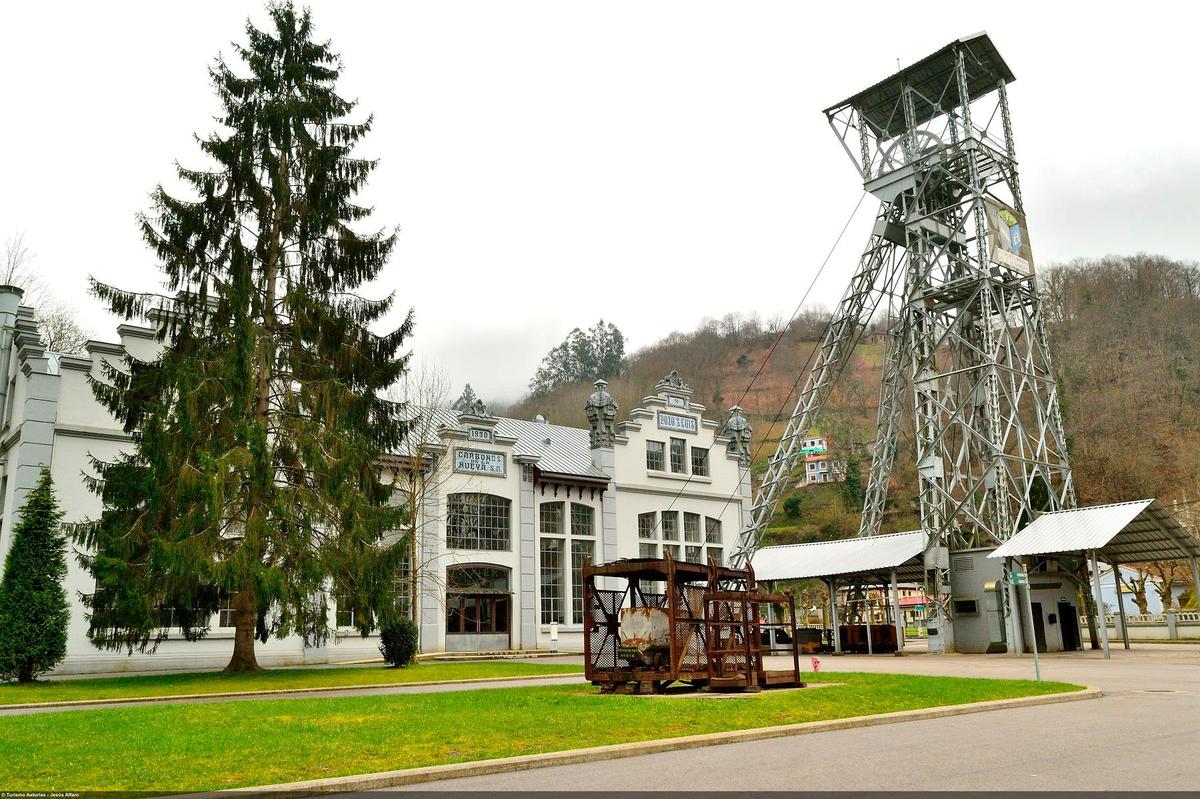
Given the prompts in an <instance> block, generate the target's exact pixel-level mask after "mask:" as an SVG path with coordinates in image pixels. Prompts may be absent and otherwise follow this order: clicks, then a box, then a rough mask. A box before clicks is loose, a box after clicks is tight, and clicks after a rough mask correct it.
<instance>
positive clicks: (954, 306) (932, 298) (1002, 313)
mask: <svg viewBox="0 0 1200 799" xmlns="http://www.w3.org/2000/svg"><path fill="white" fill-rule="evenodd" d="M1012 81H1013V75H1012V72H1011V71H1010V70H1009V68H1008V66H1007V65H1006V64H1005V63H1004V60H1003V59H1002V58H1001V57H1000V54H999V53H998V52H997V50H996V48H995V46H994V45H993V44H992V41H991V39H990V38H989V37H988V36H987V35H986V34H983V33H981V34H977V35H975V36H970V37H967V38H964V39H960V40H958V41H955V42H953V43H951V44H950V45H948V46H946V47H944V48H942V49H941V50H939V51H938V52H936V53H934V54H933V55H931V56H929V57H927V58H925V59H922V60H921V61H919V62H917V63H915V64H913V65H912V66H910V67H907V68H905V69H902V70H901V71H900V72H898V73H896V74H895V75H893V76H891V77H889V78H887V79H886V80H883V81H881V82H880V83H877V84H875V85H874V86H872V87H870V88H869V89H866V90H864V91H862V92H859V93H858V94H856V95H854V96H853V97H851V98H849V99H848V100H845V101H844V102H842V103H839V104H837V105H835V106H833V107H832V108H829V109H827V110H826V112H825V114H826V116H827V118H828V120H829V123H830V125H831V126H832V127H833V129H834V131H835V133H836V134H837V136H838V138H839V140H840V141H841V142H842V145H843V147H844V148H845V149H846V152H847V153H848V154H849V155H850V156H851V159H852V160H853V161H854V164H855V166H856V168H857V169H858V171H859V173H860V175H861V176H862V179H863V185H864V188H865V189H866V190H867V191H869V192H870V193H871V194H873V195H875V196H876V197H878V198H879V200H880V207H879V213H878V215H877V217H876V220H875V226H874V229H873V231H872V234H871V238H870V241H869V242H868V244H867V247H866V248H865V250H864V251H863V254H862V257H861V260H860V262H859V265H858V269H857V271H856V272H855V274H854V277H853V279H852V280H851V282H850V288H849V289H848V290H847V292H846V294H845V296H844V297H843V298H842V300H841V303H840V304H839V306H838V309H837V311H836V312H835V314H834V317H833V319H832V320H831V322H830V325H829V327H828V328H827V330H826V332H825V335H824V338H823V340H822V342H821V344H820V345H819V348H818V350H817V353H816V357H815V360H814V363H813V367H812V369H811V370H810V372H809V374H808V376H807V378H806V382H805V384H804V386H803V388H802V390H801V394H800V399H799V402H798V403H797V405H796V409H795V411H794V412H793V414H792V416H791V417H790V419H789V421H788V425H787V428H786V431H785V433H784V436H783V438H782V439H781V441H780V444H779V448H778V451H777V452H776V454H775V456H774V457H773V458H772V460H771V462H770V465H769V468H768V470H767V472H766V475H765V477H764V482H763V485H762V487H761V489H760V493H759V495H758V497H757V498H756V502H755V505H754V508H753V510H752V514H751V515H752V523H751V525H750V527H749V528H748V529H747V530H746V531H745V533H744V535H743V536H742V539H741V541H740V543H739V547H738V550H737V551H736V552H735V555H734V559H735V563H741V562H744V561H745V560H747V559H748V558H749V557H750V555H751V554H752V553H753V552H754V550H755V549H756V548H757V546H758V543H759V541H760V540H761V534H762V530H763V529H764V528H765V525H766V523H767V521H768V519H769V518H770V516H771V514H772V513H773V512H774V508H775V504H776V502H777V501H778V499H779V496H780V494H781V493H782V491H783V490H784V489H785V488H786V486H787V484H788V482H789V480H790V479H791V475H792V472H793V469H794V468H795V466H796V464H797V462H798V461H799V460H801V458H800V454H801V452H800V442H801V440H802V439H803V438H804V437H805V436H806V435H808V432H809V429H810V428H811V427H812V425H813V422H814V421H815V420H816V418H817V416H818V414H819V413H820V410H821V406H822V405H823V404H824V402H825V400H826V398H827V397H828V396H829V392H830V390H831V388H832V386H833V383H834V381H835V380H836V379H837V377H838V375H839V374H840V373H841V372H842V370H843V369H844V368H845V366H846V364H847V362H848V360H849V358H850V355H851V353H852V351H853V349H854V346H855V344H856V343H857V342H858V339H859V337H860V335H861V333H862V332H863V330H864V328H865V327H866V326H867V324H868V323H870V322H871V321H872V319H873V318H875V316H876V314H881V315H886V319H887V330H888V334H887V345H886V359H885V362H884V369H883V382H882V385H881V388H880V398H879V419H878V435H877V439H876V443H875V447H874V451H873V456H872V463H871V472H870V476H869V478H868V482H867V489H866V499H865V503H864V508H863V518H862V526H861V528H860V531H859V534H860V535H874V534H875V533H877V532H878V531H879V523H880V517H881V514H882V512H883V508H884V504H885V500H886V497H887V489H888V482H889V480H890V477H891V473H892V466H893V463H894V461H895V455H896V450H897V446H898V438H899V431H900V415H901V413H902V411H903V407H904V406H905V405H907V404H908V403H907V401H906V394H907V395H909V396H911V398H912V405H911V407H912V408H913V411H914V431H915V438H916V448H917V453H916V454H917V469H918V472H919V480H920V510H921V524H922V527H923V529H925V530H926V531H927V532H928V533H929V540H930V545H929V550H928V551H927V553H926V566H927V569H928V574H929V582H930V586H929V589H930V591H929V593H930V596H931V597H932V598H934V600H935V605H936V606H935V608H934V609H933V615H934V617H938V616H940V617H942V618H944V619H949V613H948V608H946V607H945V604H946V594H947V592H948V584H949V583H948V561H949V557H948V553H949V551H951V550H956V549H965V548H971V547H978V546H989V545H993V544H996V543H999V542H1002V541H1004V540H1006V539H1007V538H1008V537H1009V536H1011V535H1012V534H1013V533H1014V532H1015V531H1016V530H1017V529H1019V528H1020V526H1022V525H1023V524H1024V523H1027V522H1028V521H1029V520H1030V519H1031V517H1032V514H1033V513H1034V512H1035V511H1041V510H1050V509H1058V508H1063V507H1073V506H1074V504H1075V495H1074V488H1073V486H1072V482H1071V467H1070V462H1069V459H1068V456H1067V446H1066V437H1065V435H1064V432H1063V425H1062V418H1061V413H1060V409H1059V402H1058V395H1057V390H1056V385H1055V380H1054V372H1053V370H1052V369H1051V363H1050V353H1049V349H1048V347H1047V341H1046V332H1045V328H1044V325H1043V322H1042V318H1041V314H1040V312H1039V308H1038V295H1037V286H1036V278H1035V276H1034V269H1033V260H1032V256H1031V253H1030V249H1029V237H1028V231H1027V230H1026V227H1025V217H1024V204H1023V202H1022V198H1021V188H1020V182H1019V179H1018V175H1017V161H1016V153H1015V149H1014V145H1013V133H1012V125H1011V120H1010V116H1009V109H1008V97H1007V93H1006V87H1007V84H1009V83H1011V82H1012ZM948 641H952V639H950V638H949V637H948ZM951 645H952V644H951Z"/></svg>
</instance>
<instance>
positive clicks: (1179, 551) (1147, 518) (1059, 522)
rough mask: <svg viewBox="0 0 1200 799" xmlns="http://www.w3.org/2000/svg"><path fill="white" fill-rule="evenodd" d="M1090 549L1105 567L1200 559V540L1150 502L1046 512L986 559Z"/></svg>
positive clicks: (1141, 501)
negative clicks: (1105, 562) (1180, 559)
mask: <svg viewBox="0 0 1200 799" xmlns="http://www.w3.org/2000/svg"><path fill="white" fill-rule="evenodd" d="M1091 549H1095V550H1098V553H1099V555H1100V557H1101V558H1103V559H1104V560H1105V561H1107V562H1108V563H1114V562H1116V563H1143V562H1145V561H1150V560H1178V559H1179V558H1194V557H1200V539H1197V538H1196V536H1195V535H1194V534H1192V533H1190V532H1188V531H1187V530H1185V529H1184V528H1183V527H1182V526H1180V524H1179V522H1178V521H1177V520H1176V519H1175V517H1174V516H1173V515H1172V514H1171V513H1169V512H1168V511H1167V510H1166V508H1164V507H1163V506H1162V505H1160V504H1158V501H1157V500H1154V499H1139V500H1136V501H1133V502H1117V503H1115V504H1112V505H1093V506H1091V507H1088V508H1074V509H1071V510H1059V511H1051V512H1049V513H1043V514H1042V515H1041V516H1039V517H1037V519H1035V520H1034V521H1033V522H1032V523H1031V524H1030V525H1029V526H1028V527H1026V528H1025V529H1024V530H1022V531H1021V532H1019V533H1017V534H1016V535H1014V536H1013V537H1012V538H1010V539H1008V540H1007V541H1005V542H1004V543H1003V544H1002V545H1000V546H999V547H998V548H997V549H996V550H995V551H994V552H992V553H991V554H990V555H988V557H989V558H1019V557H1022V556H1025V555H1050V554H1055V553H1059V552H1080V551H1086V550H1091Z"/></svg>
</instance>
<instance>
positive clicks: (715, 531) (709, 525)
mask: <svg viewBox="0 0 1200 799" xmlns="http://www.w3.org/2000/svg"><path fill="white" fill-rule="evenodd" d="M704 541H705V543H709V544H719V543H721V520H720V519H714V518H713V517H711V516H705V517H704Z"/></svg>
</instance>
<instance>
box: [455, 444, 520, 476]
mask: <svg viewBox="0 0 1200 799" xmlns="http://www.w3.org/2000/svg"><path fill="white" fill-rule="evenodd" d="M507 463H508V462H507V460H506V459H505V457H504V453H503V452H485V451H483V450H479V449H456V450H454V471H456V472H470V473H472V474H488V475H492V476H493V477H503V476H504V475H505V474H506V473H507V471H506V466H507Z"/></svg>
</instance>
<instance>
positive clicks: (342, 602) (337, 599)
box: [230, 586, 356, 627]
mask: <svg viewBox="0 0 1200 799" xmlns="http://www.w3.org/2000/svg"><path fill="white" fill-rule="evenodd" d="M333 602H334V614H333V615H334V624H336V625H337V626H338V627H353V626H354V616H355V615H356V611H355V607H354V602H353V601H352V600H351V599H350V592H349V591H348V590H346V589H345V588H342V587H340V586H339V587H337V588H336V589H335V590H334V594H333ZM230 626H233V625H232V624H231V625H230Z"/></svg>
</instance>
